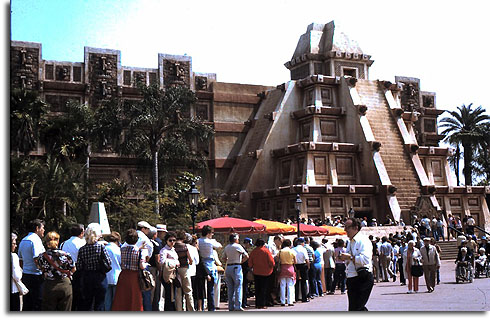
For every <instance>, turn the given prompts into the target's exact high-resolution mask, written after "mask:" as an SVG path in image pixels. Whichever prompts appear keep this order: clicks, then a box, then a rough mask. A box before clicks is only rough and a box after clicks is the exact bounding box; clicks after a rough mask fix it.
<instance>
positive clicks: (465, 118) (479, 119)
mask: <svg viewBox="0 0 490 321" xmlns="http://www.w3.org/2000/svg"><path fill="white" fill-rule="evenodd" d="M472 105H473V104H469V105H468V106H465V105H462V106H460V107H457V110H456V111H447V112H448V113H449V114H450V116H449V117H444V118H443V119H441V122H440V127H441V128H444V130H443V131H442V132H441V134H442V135H447V137H446V138H445V141H447V142H449V143H451V144H452V145H453V146H456V147H458V146H462V147H463V160H464V168H463V174H464V178H465V185H472V176H473V164H472V162H473V158H474V156H475V151H476V148H477V146H478V143H479V141H481V139H482V134H481V130H479V127H480V126H482V125H483V124H484V123H485V122H487V121H488V120H490V116H489V115H486V114H485V109H484V108H482V107H481V106H479V107H477V108H476V109H472Z"/></svg>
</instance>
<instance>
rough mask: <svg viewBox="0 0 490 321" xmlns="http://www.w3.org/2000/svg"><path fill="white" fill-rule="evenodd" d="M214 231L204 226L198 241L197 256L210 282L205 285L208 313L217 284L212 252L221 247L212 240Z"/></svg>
mask: <svg viewBox="0 0 490 321" xmlns="http://www.w3.org/2000/svg"><path fill="white" fill-rule="evenodd" d="M213 231H214V229H213V228H212V227H211V226H209V225H204V226H203V228H202V230H201V235H202V237H201V238H200V239H199V240H198V244H199V246H198V247H199V254H200V256H201V259H202V262H203V265H204V269H205V270H206V273H207V274H208V276H210V277H211V280H208V283H207V302H208V311H214V310H215V305H214V284H215V283H218V271H217V270H216V264H215V258H214V253H213V250H217V249H219V248H221V247H222V245H221V243H220V242H218V241H216V240H215V239H213V238H212V237H213Z"/></svg>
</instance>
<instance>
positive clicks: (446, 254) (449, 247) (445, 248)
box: [437, 240, 458, 260]
mask: <svg viewBox="0 0 490 321" xmlns="http://www.w3.org/2000/svg"><path fill="white" fill-rule="evenodd" d="M437 244H438V245H439V246H440V247H441V260H456V258H457V257H458V244H457V242H456V240H451V241H445V242H443V241H440V242H437Z"/></svg>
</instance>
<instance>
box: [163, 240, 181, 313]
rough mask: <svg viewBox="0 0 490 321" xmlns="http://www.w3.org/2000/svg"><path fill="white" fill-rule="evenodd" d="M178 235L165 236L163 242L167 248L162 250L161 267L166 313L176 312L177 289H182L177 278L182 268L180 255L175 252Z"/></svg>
mask: <svg viewBox="0 0 490 321" xmlns="http://www.w3.org/2000/svg"><path fill="white" fill-rule="evenodd" d="M176 241H177V235H176V234H175V233H174V232H168V233H167V234H165V238H164V239H163V242H164V244H165V246H164V247H163V248H162V249H161V250H160V266H161V267H162V274H161V275H162V285H163V288H164V289H165V308H164V309H163V310H164V311H176V306H175V297H176V292H175V289H176V287H180V286H181V285H180V282H179V280H178V278H177V268H178V267H179V266H180V263H179V255H178V254H177V252H176V251H175V247H174V246H175V242H176Z"/></svg>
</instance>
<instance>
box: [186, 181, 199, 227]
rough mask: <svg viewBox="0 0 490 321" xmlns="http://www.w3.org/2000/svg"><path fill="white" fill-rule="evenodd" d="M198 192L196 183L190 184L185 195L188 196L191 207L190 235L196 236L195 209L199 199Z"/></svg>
mask: <svg viewBox="0 0 490 321" xmlns="http://www.w3.org/2000/svg"><path fill="white" fill-rule="evenodd" d="M199 194H200V193H199V191H198V190H197V188H196V183H194V182H192V183H191V188H190V189H189V192H187V195H188V196H189V206H190V207H191V210H192V212H191V217H192V234H196V207H197V201H198V199H199Z"/></svg>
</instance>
